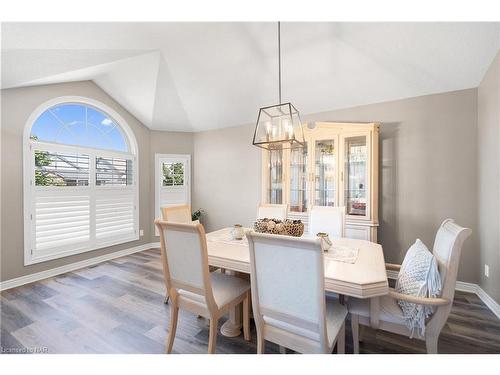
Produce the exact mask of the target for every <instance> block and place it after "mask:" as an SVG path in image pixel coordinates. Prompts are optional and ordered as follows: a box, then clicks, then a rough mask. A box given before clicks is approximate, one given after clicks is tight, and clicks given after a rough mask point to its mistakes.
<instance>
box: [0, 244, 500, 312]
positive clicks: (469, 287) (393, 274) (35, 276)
mask: <svg viewBox="0 0 500 375" xmlns="http://www.w3.org/2000/svg"><path fill="white" fill-rule="evenodd" d="M159 247H160V243H159V242H151V243H147V244H144V245H140V246H135V247H131V248H129V249H125V250H120V251H116V252H114V253H110V254H106V255H101V256H99V257H96V258H92V259H87V260H82V261H80V262H76V263H71V264H67V265H65V266H61V267H57V268H53V269H50V270H46V271H42V272H37V273H32V274H31V275H26V276H21V277H17V278H15V279H11V280H6V281H3V282H0V291H1V290H6V289H11V288H15V287H17V286H21V285H25V284H29V283H32V282H34V281H38V280H43V279H47V278H49V277H53V276H57V275H60V274H63V273H66V272H71V271H75V270H78V269H80V268H85V267H88V266H93V265H94V264H98V263H102V262H106V261H108V260H111V259H115V258H120V257H123V256H125V255H130V254H133V253H138V252H140V251H144V250H148V249H154V248H159ZM397 276H398V272H397V271H390V270H388V271H387V277H388V278H389V279H396V278H397ZM455 289H456V290H458V291H461V292H467V293H474V294H476V295H477V296H478V297H479V298H480V299H481V301H483V302H484V304H485V305H486V306H488V308H489V309H490V310H491V311H492V312H493V313H494V314H495V315H496V316H497V317H498V318H499V319H500V305H499V304H498V303H497V302H496V301H495V300H494V299H493V298H491V297H490V296H489V295H488V294H487V293H486V292H485V291H484V290H483V289H482V288H481V287H480V286H479V285H477V284H473V283H467V282H465V281H457V284H456V287H455Z"/></svg>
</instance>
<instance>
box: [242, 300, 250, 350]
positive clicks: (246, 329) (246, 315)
mask: <svg viewBox="0 0 500 375" xmlns="http://www.w3.org/2000/svg"><path fill="white" fill-rule="evenodd" d="M249 300H250V293H247V296H246V297H245V299H244V300H243V337H244V338H245V340H246V341H250V340H251V336H250V303H249Z"/></svg>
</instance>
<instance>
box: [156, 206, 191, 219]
mask: <svg viewBox="0 0 500 375" xmlns="http://www.w3.org/2000/svg"><path fill="white" fill-rule="evenodd" d="M161 213H162V216H163V220H165V221H171V222H175V223H191V222H192V220H191V206H189V205H187V204H186V205H182V206H170V207H162V208H161Z"/></svg>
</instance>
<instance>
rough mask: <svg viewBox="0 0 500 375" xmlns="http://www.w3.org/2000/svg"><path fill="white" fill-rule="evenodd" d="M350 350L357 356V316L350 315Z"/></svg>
mask: <svg viewBox="0 0 500 375" xmlns="http://www.w3.org/2000/svg"><path fill="white" fill-rule="evenodd" d="M351 331H352V350H353V352H354V354H359V316H358V315H351Z"/></svg>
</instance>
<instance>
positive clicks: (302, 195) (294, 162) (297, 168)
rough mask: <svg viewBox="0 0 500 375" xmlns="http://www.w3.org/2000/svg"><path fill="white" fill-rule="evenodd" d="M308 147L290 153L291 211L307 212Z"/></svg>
mask: <svg viewBox="0 0 500 375" xmlns="http://www.w3.org/2000/svg"><path fill="white" fill-rule="evenodd" d="M306 171H307V145H306V146H305V147H304V148H297V149H293V150H291V152H290V211H292V212H306V211H307V174H306V173H307V172H306Z"/></svg>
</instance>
